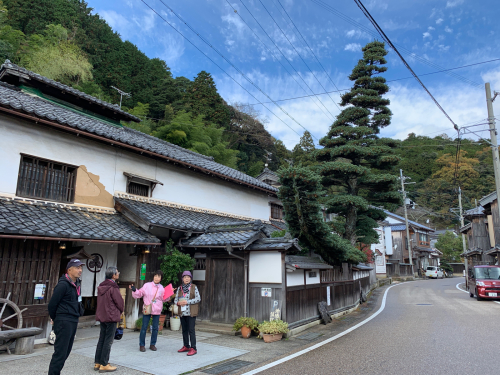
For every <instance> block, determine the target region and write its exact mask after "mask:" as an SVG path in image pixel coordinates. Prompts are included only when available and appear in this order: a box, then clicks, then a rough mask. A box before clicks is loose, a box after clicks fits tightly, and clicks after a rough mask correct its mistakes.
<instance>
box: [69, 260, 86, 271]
mask: <svg viewBox="0 0 500 375" xmlns="http://www.w3.org/2000/svg"><path fill="white" fill-rule="evenodd" d="M81 265H83V263H82V262H80V260H78V259H71V260H70V261H69V262H68V265H67V266H66V269H69V268H70V267H80V266H81Z"/></svg>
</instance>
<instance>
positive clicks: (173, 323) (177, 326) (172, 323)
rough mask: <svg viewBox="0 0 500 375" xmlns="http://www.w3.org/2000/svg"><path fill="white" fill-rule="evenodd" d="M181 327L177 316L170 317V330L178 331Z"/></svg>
mask: <svg viewBox="0 0 500 375" xmlns="http://www.w3.org/2000/svg"><path fill="white" fill-rule="evenodd" d="M180 328H181V320H180V319H179V318H177V319H175V318H170V330H171V331H178V330H179V329H180Z"/></svg>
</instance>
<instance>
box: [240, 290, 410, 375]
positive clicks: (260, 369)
mask: <svg viewBox="0 0 500 375" xmlns="http://www.w3.org/2000/svg"><path fill="white" fill-rule="evenodd" d="M398 285H401V284H395V285H392V286H390V287H389V288H387V290H386V291H385V293H384V298H383V299H382V305H381V306H380V308H379V309H378V310H377V312H376V313H374V314H373V315H372V316H370V317H369V318H367V319H365V320H363V321H362V322H360V323H358V324H356V325H355V326H352V327H351V328H349V329H347V330H345V331H344V332H341V333H339V334H338V335H336V336H333V337H330V338H329V339H326V340H324V341H321V342H319V343H317V344H315V345H313V346H311V347H309V348H307V349H303V350H301V351H299V352H297V353H294V354H291V355H289V356H286V357H284V358H281V359H279V360H277V361H274V362H271V363H268V364H267V365H264V366H262V367H258V368H256V369H255V370H251V371H248V372H245V373H244V374H243V375H253V374H258V373H259V372H262V371H264V370H267V369H270V368H271V367H274V366H277V365H279V364H282V363H284V362H287V361H289V360H291V359H293V358H296V357H298V356H301V355H302V354H306V353H309V352H311V351H313V350H314V349H318V348H319V347H321V346H323V345H326V344H328V343H330V342H332V341H335V340H337V339H338V338H340V337H342V336H345V335H347V334H348V333H350V332H352V331H354V330H355V329H357V328H359V327H361V326H362V325H364V324H366V323H368V322H369V321H370V320H372V319H373V318H375V317H376V316H377V315H378V314H380V313H381V312H382V311H384V309H385V301H386V299H387V293H388V292H389V290H390V289H391V288H393V287H395V286H398Z"/></svg>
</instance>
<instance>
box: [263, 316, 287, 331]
mask: <svg viewBox="0 0 500 375" xmlns="http://www.w3.org/2000/svg"><path fill="white" fill-rule="evenodd" d="M258 330H259V331H260V333H261V334H262V333H265V334H270V335H276V334H279V333H287V332H288V323H286V322H284V321H282V320H279V319H277V320H273V321H271V322H268V321H263V322H262V323H260V324H259V326H258Z"/></svg>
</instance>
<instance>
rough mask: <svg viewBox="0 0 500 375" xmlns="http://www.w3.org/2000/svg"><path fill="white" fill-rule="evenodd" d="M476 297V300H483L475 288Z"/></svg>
mask: <svg viewBox="0 0 500 375" xmlns="http://www.w3.org/2000/svg"><path fill="white" fill-rule="evenodd" d="M476 299H477V300H478V301H482V300H483V299H482V298H481V297H479V293H478V292H477V290H476Z"/></svg>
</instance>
